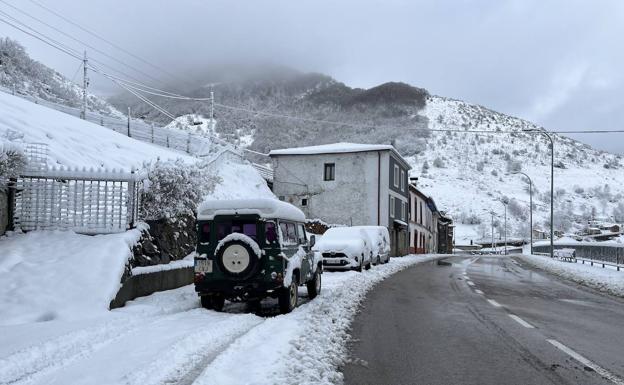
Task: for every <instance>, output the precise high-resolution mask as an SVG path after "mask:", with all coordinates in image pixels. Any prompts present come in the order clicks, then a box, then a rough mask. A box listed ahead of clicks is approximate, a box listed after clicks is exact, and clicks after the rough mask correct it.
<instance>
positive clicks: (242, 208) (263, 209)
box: [197, 198, 305, 222]
mask: <svg viewBox="0 0 624 385" xmlns="http://www.w3.org/2000/svg"><path fill="white" fill-rule="evenodd" d="M237 214H238V215H245V214H257V215H259V216H260V217H261V218H266V219H286V220H290V221H295V222H304V221H305V215H304V214H303V212H302V211H301V210H299V209H298V208H296V207H295V206H293V205H291V204H290V203H286V202H282V201H280V200H277V199H272V198H257V199H229V200H206V201H204V202H203V203H202V204H201V205H200V206H199V208H198V209H197V219H198V220H212V219H214V217H215V216H217V215H237Z"/></svg>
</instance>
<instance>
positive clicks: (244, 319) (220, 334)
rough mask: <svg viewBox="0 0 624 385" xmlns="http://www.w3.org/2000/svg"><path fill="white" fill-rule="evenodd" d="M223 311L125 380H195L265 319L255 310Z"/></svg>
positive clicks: (144, 384) (156, 382)
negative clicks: (244, 312)
mask: <svg viewBox="0 0 624 385" xmlns="http://www.w3.org/2000/svg"><path fill="white" fill-rule="evenodd" d="M219 314H223V313H219ZM223 315H224V319H223V320H221V321H219V322H215V323H211V324H209V325H206V327H205V329H203V330H201V331H199V332H196V333H193V334H190V335H188V336H187V337H185V338H183V339H182V340H180V341H178V342H176V343H175V344H174V345H173V346H171V347H170V348H168V349H167V351H166V353H167V354H166V355H162V358H160V359H158V360H156V361H153V362H152V363H151V364H149V365H147V366H146V367H144V368H142V369H141V370H140V371H135V372H133V373H131V374H129V375H127V376H125V377H124V378H123V380H122V382H123V383H124V384H142V385H151V384H153V385H159V384H177V385H185V384H192V383H193V382H194V381H195V379H196V378H197V377H198V376H199V375H200V374H201V372H202V371H203V370H204V368H205V367H206V366H207V365H208V364H209V363H210V362H211V361H212V360H214V359H215V358H216V357H217V356H218V355H219V354H220V353H221V352H223V351H224V350H225V349H227V347H228V346H229V345H231V344H232V343H234V342H235V341H236V340H238V339H239V338H240V337H241V336H243V335H245V334H247V333H248V332H249V331H250V330H253V329H254V328H255V327H257V326H258V325H260V324H262V323H263V322H264V321H265V320H264V319H263V318H261V317H258V316H255V315H253V314H241V315H225V314H223Z"/></svg>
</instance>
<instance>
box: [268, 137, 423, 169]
mask: <svg viewBox="0 0 624 385" xmlns="http://www.w3.org/2000/svg"><path fill="white" fill-rule="evenodd" d="M368 151H392V152H393V153H394V154H395V155H396V156H397V158H399V160H400V161H401V162H403V163H404V164H405V166H406V167H407V168H408V169H409V168H411V166H410V164H409V163H408V162H407V161H406V160H405V159H403V157H402V156H401V154H399V152H398V151H397V150H396V148H394V147H393V146H391V145H389V144H363V143H347V142H340V143H331V144H321V145H318V146H307V147H293V148H282V149H279V150H271V151H270V152H269V156H281V155H321V154H348V153H354V152H368Z"/></svg>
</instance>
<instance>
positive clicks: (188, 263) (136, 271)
mask: <svg viewBox="0 0 624 385" xmlns="http://www.w3.org/2000/svg"><path fill="white" fill-rule="evenodd" d="M194 255H195V252H193V253H191V254H190V255H189V256H186V257H184V259H179V260H177V261H171V262H169V263H163V264H160V265H153V266H137V267H133V268H132V275H141V274H150V273H157V272H159V271H168V270H175V269H184V268H186V267H193V266H194V265H195V261H194V260H193V258H192V257H193V256H194ZM189 257H191V258H189Z"/></svg>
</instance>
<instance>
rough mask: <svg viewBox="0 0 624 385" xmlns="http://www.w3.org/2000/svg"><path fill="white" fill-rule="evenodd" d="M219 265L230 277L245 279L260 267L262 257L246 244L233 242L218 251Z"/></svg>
mask: <svg viewBox="0 0 624 385" xmlns="http://www.w3.org/2000/svg"><path fill="white" fill-rule="evenodd" d="M216 257H217V258H216V259H217V264H218V265H219V268H220V269H221V270H222V271H223V272H224V273H225V274H228V275H231V276H234V277H239V278H245V277H248V276H250V275H252V274H254V273H255V271H256V270H257V269H258V268H259V267H260V263H259V262H260V256H259V255H256V253H255V252H254V250H253V249H252V248H251V246H250V245H248V244H247V243H245V242H242V241H240V240H232V241H228V242H226V243H224V244H223V246H222V247H221V248H219V250H218V251H217V255H216Z"/></svg>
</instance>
